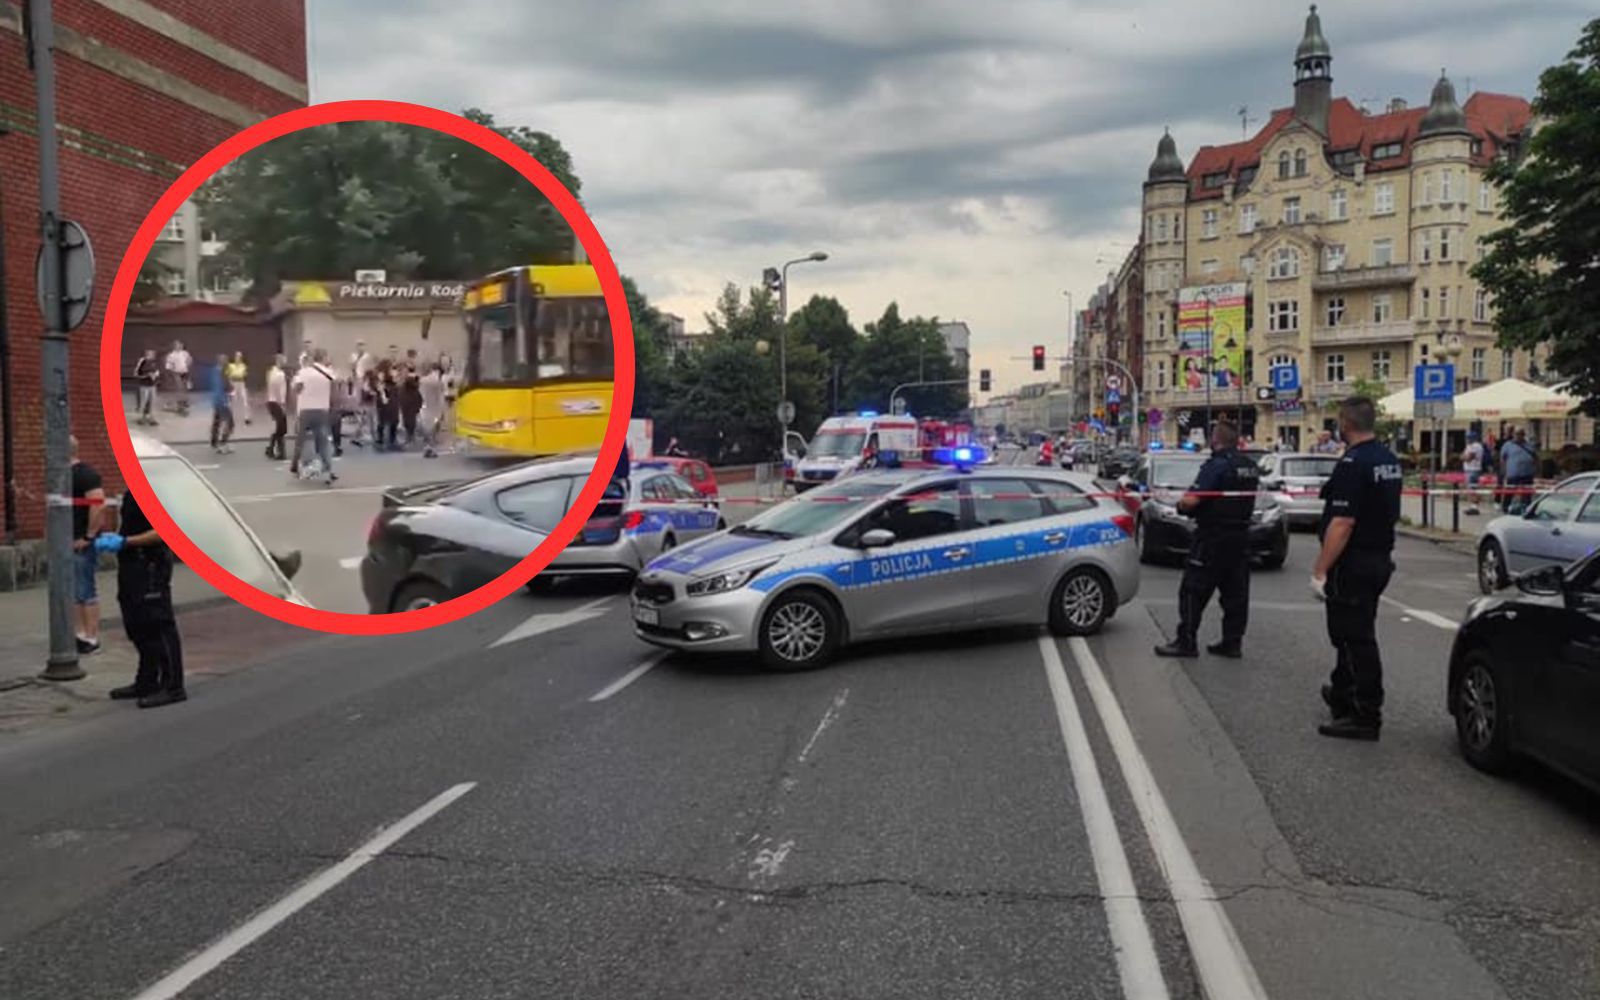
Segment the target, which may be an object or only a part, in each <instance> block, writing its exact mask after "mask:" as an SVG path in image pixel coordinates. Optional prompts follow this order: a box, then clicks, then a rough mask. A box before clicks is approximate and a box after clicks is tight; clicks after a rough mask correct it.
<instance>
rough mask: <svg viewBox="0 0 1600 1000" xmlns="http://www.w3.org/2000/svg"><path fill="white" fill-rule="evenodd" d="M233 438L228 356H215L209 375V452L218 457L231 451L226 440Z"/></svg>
mask: <svg viewBox="0 0 1600 1000" xmlns="http://www.w3.org/2000/svg"><path fill="white" fill-rule="evenodd" d="M231 437H233V385H232V383H231V382H230V381H229V380H228V356H227V355H226V354H219V355H217V367H216V370H215V371H213V372H212V373H211V450H212V451H215V452H216V453H217V454H219V455H226V454H228V453H229V452H231V451H233V448H232V447H230V446H229V444H228V439H229V438H231Z"/></svg>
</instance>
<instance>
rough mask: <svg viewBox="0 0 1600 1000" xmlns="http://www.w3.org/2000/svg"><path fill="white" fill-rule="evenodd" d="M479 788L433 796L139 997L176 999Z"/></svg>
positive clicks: (474, 784)
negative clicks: (452, 804)
mask: <svg viewBox="0 0 1600 1000" xmlns="http://www.w3.org/2000/svg"><path fill="white" fill-rule="evenodd" d="M475 787H477V782H475V781H467V782H463V783H462V784H459V785H455V786H453V787H451V788H448V789H446V790H445V791H443V792H441V793H440V794H438V795H436V796H434V798H433V799H432V800H430V801H429V802H427V803H425V804H424V805H423V806H421V807H420V808H418V809H417V810H416V811H415V812H413V813H411V814H410V815H408V816H406V817H405V818H403V819H401V820H400V821H399V822H398V823H395V824H393V825H392V826H388V827H385V828H384V829H382V830H380V831H379V832H378V833H377V834H376V835H375V836H374V837H373V838H372V839H371V840H369V841H367V842H366V843H365V844H362V845H361V846H360V847H358V848H356V849H355V850H354V851H352V852H350V854H349V855H348V856H346V857H345V859H344V860H343V861H340V862H339V863H338V864H335V865H333V866H331V867H328V868H324V869H323V870H322V871H320V872H318V873H317V874H315V875H313V876H311V878H309V879H307V880H306V881H305V882H303V883H301V884H300V886H299V888H297V889H295V890H294V891H293V892H291V893H289V894H288V895H287V896H284V897H283V898H282V899H280V900H278V901H277V902H276V903H273V904H272V905H271V906H269V907H267V908H266V909H264V910H262V911H261V912H260V913H257V914H256V915H255V916H253V917H251V918H250V919H249V920H247V921H245V922H244V923H243V924H240V925H239V926H238V927H236V928H234V929H233V930H231V931H229V932H228V933H227V934H224V935H223V936H222V937H220V938H218V939H217V940H216V941H215V942H213V943H212V944H211V945H210V946H208V947H207V948H206V950H205V951H202V952H201V953H200V954H198V955H196V956H194V957H193V958H191V959H189V960H188V961H187V962H185V963H183V964H182V965H180V966H178V967H177V968H176V969H174V970H173V971H172V972H169V973H168V974H167V975H166V976H165V977H164V978H162V979H161V980H160V981H159V982H157V983H156V984H155V985H153V986H151V987H149V988H147V989H146V990H145V991H144V992H142V993H140V994H139V995H138V996H137V997H135V998H134V1000H171V998H172V997H175V996H177V995H178V994H180V993H182V992H183V991H184V990H186V989H188V988H189V987H190V986H193V985H194V984H195V983H196V982H197V981H198V980H200V979H201V978H202V977H203V976H205V975H207V974H208V973H211V972H213V971H215V970H216V968H217V967H218V966H220V965H221V964H222V963H223V962H226V961H227V960H228V959H230V958H232V957H233V956H234V955H237V954H238V953H239V952H241V951H243V950H244V949H245V948H248V947H249V946H250V945H251V944H253V943H254V942H255V941H256V940H257V939H258V938H260V937H261V936H262V935H264V934H266V933H267V932H269V931H271V930H272V929H273V928H274V927H276V926H278V925H279V924H281V923H283V922H284V921H285V920H287V919H289V918H290V917H292V916H294V915H295V914H296V913H297V912H299V911H300V910H302V909H304V908H305V907H306V906H308V905H309V904H311V903H312V902H314V901H315V900H316V899H317V897H319V896H321V895H323V894H324V893H326V892H327V891H328V890H330V889H332V888H334V887H335V886H337V885H338V884H339V883H340V882H343V881H344V880H345V879H347V878H349V877H350V876H351V875H354V874H355V873H356V872H357V871H360V870H361V869H362V868H363V867H365V866H366V864H367V863H368V862H369V861H372V860H373V859H375V858H377V857H378V856H379V855H381V854H382V853H383V852H384V851H387V850H388V849H389V848H391V847H393V846H394V845H395V844H396V843H398V842H399V840H400V838H402V837H404V836H405V835H406V834H408V833H410V832H411V831H412V830H415V829H416V828H417V827H419V826H421V825H422V824H424V823H426V822H427V821H428V820H430V819H432V818H433V817H434V816H436V815H438V814H439V813H440V812H441V811H443V810H444V809H445V808H446V807H447V806H449V805H450V804H451V803H453V802H455V801H456V800H457V799H459V798H461V796H463V795H465V794H467V793H468V792H470V791H472V790H473V788H475Z"/></svg>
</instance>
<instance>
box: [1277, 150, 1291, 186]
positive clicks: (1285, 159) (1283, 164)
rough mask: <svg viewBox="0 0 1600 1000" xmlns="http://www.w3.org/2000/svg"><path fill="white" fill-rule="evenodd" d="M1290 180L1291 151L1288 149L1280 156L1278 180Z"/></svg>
mask: <svg viewBox="0 0 1600 1000" xmlns="http://www.w3.org/2000/svg"><path fill="white" fill-rule="evenodd" d="M1288 179H1289V151H1288V150H1287V149H1286V150H1284V151H1283V152H1281V153H1279V154H1278V180H1280V181H1286V180H1288Z"/></svg>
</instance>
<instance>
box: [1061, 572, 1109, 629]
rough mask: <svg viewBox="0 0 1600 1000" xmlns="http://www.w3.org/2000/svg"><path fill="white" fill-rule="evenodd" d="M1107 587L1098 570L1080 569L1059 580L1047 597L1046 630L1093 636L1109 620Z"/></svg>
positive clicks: (1103, 577)
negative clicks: (1048, 612) (1048, 614)
mask: <svg viewBox="0 0 1600 1000" xmlns="http://www.w3.org/2000/svg"><path fill="white" fill-rule="evenodd" d="M1111 605H1112V598H1111V585H1110V584H1109V583H1107V582H1106V578H1105V576H1104V575H1103V574H1101V573H1100V571H1099V570H1096V569H1092V568H1090V567H1087V566H1081V567H1079V568H1078V569H1075V570H1073V571H1072V572H1070V573H1068V574H1067V575H1066V576H1064V577H1062V578H1061V582H1060V583H1058V584H1056V589H1055V593H1054V594H1053V595H1052V596H1051V598H1050V631H1052V632H1054V633H1055V634H1056V635H1093V634H1094V633H1096V632H1098V631H1100V627H1101V626H1102V625H1104V624H1105V623H1106V619H1107V618H1110V617H1111V610H1112V608H1111Z"/></svg>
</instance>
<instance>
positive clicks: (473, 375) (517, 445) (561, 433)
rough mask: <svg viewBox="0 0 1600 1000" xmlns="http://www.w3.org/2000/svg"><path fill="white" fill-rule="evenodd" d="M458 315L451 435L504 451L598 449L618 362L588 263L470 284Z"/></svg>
mask: <svg viewBox="0 0 1600 1000" xmlns="http://www.w3.org/2000/svg"><path fill="white" fill-rule="evenodd" d="M461 315H462V320H463V321H464V322H465V323H466V327H467V358H466V365H465V366H464V371H463V373H462V376H463V377H462V383H461V392H460V395H459V396H458V397H457V399H456V419H455V431H456V434H457V435H458V436H460V437H463V438H466V439H467V440H469V441H471V442H473V443H475V444H478V445H481V446H483V447H485V448H489V449H492V450H495V451H499V452H503V453H505V454H507V455H522V456H538V455H557V454H563V453H568V452H583V451H597V450H599V448H600V445H601V443H602V442H603V441H604V440H605V435H606V423H607V421H608V420H609V418H610V415H611V388H612V377H613V374H614V372H615V363H616V362H615V358H614V356H613V351H612V343H611V324H610V322H609V321H608V318H607V315H606V304H605V298H604V296H603V293H602V292H601V290H600V279H599V277H598V276H597V275H596V274H595V271H594V268H593V267H591V266H590V265H588V264H561V265H548V266H545V265H535V266H533V267H514V268H510V269H507V270H504V271H498V272H496V273H494V274H491V275H489V276H488V277H486V278H482V279H480V280H478V281H475V282H472V283H470V284H469V285H467V287H466V290H465V292H464V293H463V295H462V302H461Z"/></svg>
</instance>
